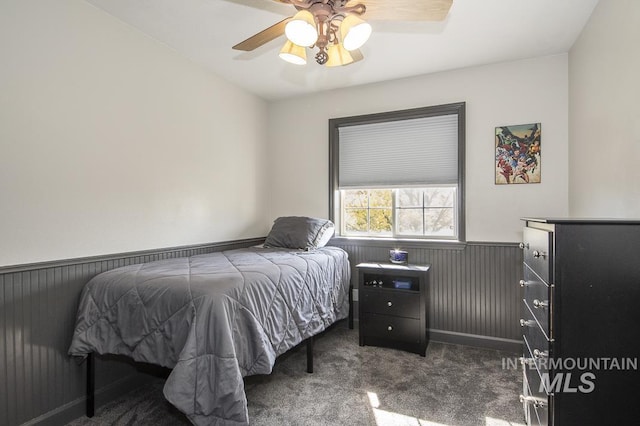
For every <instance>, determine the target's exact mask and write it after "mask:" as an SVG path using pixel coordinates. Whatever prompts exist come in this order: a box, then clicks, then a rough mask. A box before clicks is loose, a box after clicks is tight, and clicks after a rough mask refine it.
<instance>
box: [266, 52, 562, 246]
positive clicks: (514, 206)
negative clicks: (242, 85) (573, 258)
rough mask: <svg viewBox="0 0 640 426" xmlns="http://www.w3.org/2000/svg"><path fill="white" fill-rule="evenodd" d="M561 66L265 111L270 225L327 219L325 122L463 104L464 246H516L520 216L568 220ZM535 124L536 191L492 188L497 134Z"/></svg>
mask: <svg viewBox="0 0 640 426" xmlns="http://www.w3.org/2000/svg"><path fill="white" fill-rule="evenodd" d="M567 78H568V57H567V55H558V56H550V57H543V58H538V59H532V60H523V61H517V62H509V63H502V64H496V65H490V66H482V67H474V68H468V69H462V70H457V71H451V72H444V73H439V74H431V75H425V76H420V77H414V78H407V79H403V80H396V81H392V82H386V83H380V84H372V85H365V86H359V87H353V88H349V89H345V90H337V91H331V92H325V93H321V94H317V95H310V96H305V97H301V98H296V99H290V100H283V101H279V102H275V103H272V104H270V107H269V161H268V164H269V172H270V174H269V190H270V193H269V218H268V219H269V223H270V222H271V221H272V220H273V219H274V218H276V217H278V216H281V215H292V214H295V215H312V216H320V217H328V198H329V196H328V182H329V171H328V170H329V166H328V119H329V118H337V117H346V116H352V115H361V114H370V113H377V112H385V111H394V110H401V109H407V108H416V107H422V106H430V105H440V104H446V103H452V102H461V101H464V102H466V113H467V122H466V124H467V134H466V137H467V139H466V143H467V150H466V159H467V167H466V178H467V186H466V200H467V206H466V207H467V214H466V226H467V240H468V241H507V242H508V241H513V242H515V241H521V228H522V222H521V221H520V218H521V217H523V216H566V215H567V214H568V201H567V199H568V195H567V191H568V189H567V188H568V171H567V164H568V158H567V155H568V81H567ZM534 122H541V123H542V183H540V184H529V185H495V184H494V167H495V164H494V150H495V148H494V133H495V127H496V126H503V125H510V124H526V123H534Z"/></svg>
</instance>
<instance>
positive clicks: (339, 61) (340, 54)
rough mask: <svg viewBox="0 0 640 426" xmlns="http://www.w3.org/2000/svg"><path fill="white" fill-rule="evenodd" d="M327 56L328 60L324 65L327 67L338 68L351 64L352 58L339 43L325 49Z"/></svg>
mask: <svg viewBox="0 0 640 426" xmlns="http://www.w3.org/2000/svg"><path fill="white" fill-rule="evenodd" d="M327 54H328V55H329V59H328V60H327V63H326V64H325V65H326V66H328V67H339V66H342V65H349V64H350V63H352V62H353V57H352V56H351V54H350V53H349V51H348V50H347V49H345V48H344V46H342V44H340V43H337V44H331V45H330V46H329V48H328V49H327Z"/></svg>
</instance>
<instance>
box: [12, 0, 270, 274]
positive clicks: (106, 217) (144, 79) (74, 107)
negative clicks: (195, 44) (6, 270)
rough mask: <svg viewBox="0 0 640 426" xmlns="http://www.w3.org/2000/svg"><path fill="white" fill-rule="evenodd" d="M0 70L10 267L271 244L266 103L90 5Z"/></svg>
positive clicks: (49, 9) (44, 26) (17, 26)
mask: <svg viewBox="0 0 640 426" xmlns="http://www.w3.org/2000/svg"><path fill="white" fill-rule="evenodd" d="M0 58H1V60H0V62H1V64H2V65H1V66H0V266H3V265H13V264H21V263H30V262H36V261H46V260H55V259H62V258H72V257H78V256H90V255H99V254H107V253H115V252H124V251H132V250H140V249H152V248H157V247H167V246H178V245H188V244H196V243H202V242H211V241H224V240H231V239H237V238H244V237H255V236H261V235H265V233H266V230H267V228H266V225H265V213H264V210H265V204H266V196H265V194H266V179H265V177H266V169H265V164H264V157H265V155H266V136H265V134H266V128H267V105H266V103H265V102H264V101H262V100H261V99H259V98H257V97H255V96H253V95H250V94H248V93H246V92H244V91H243V90H241V89H239V88H237V87H236V86H234V85H232V84H230V83H228V82H226V81H224V80H222V79H220V78H218V77H216V76H214V75H212V74H211V73H208V72H206V71H205V70H204V69H202V68H201V67H199V66H197V65H196V64H194V63H192V62H190V61H188V60H187V59H184V58H183V57H181V56H179V55H178V54H177V53H176V52H174V51H172V50H171V49H169V48H167V47H166V46H164V45H162V44H160V43H158V42H156V41H153V40H151V39H150V38H149V37H147V36H145V35H143V34H142V33H140V32H138V31H136V30H134V29H132V28H130V27H128V26H126V25H125V24H122V23H121V22H119V21H117V20H115V19H114V18H112V17H110V16H108V15H107V14H105V13H104V12H102V11H100V10H98V9H96V8H94V7H93V6H91V5H89V4H88V3H85V2H84V1H79V0H58V1H42V0H40V1H38V0H3V1H2V4H1V5H0Z"/></svg>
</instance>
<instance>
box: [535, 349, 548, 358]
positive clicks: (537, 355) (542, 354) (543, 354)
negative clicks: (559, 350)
mask: <svg viewBox="0 0 640 426" xmlns="http://www.w3.org/2000/svg"><path fill="white" fill-rule="evenodd" d="M533 357H534V358H538V359H539V358H549V351H541V350H539V349H534V350H533Z"/></svg>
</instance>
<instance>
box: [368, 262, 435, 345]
mask: <svg viewBox="0 0 640 426" xmlns="http://www.w3.org/2000/svg"><path fill="white" fill-rule="evenodd" d="M356 267H357V268H358V279H359V288H360V290H359V299H360V301H359V308H360V309H359V311H360V318H359V323H360V324H359V325H360V346H364V345H374V346H386V347H391V348H396V349H402V350H406V351H410V352H415V353H418V354H420V355H422V356H425V352H426V349H427V343H428V334H427V333H428V331H427V329H428V323H427V321H428V316H427V306H428V299H427V295H428V293H427V291H428V287H429V268H430V266H429V265H396V264H392V263H360V264H358V265H357V266H356Z"/></svg>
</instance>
